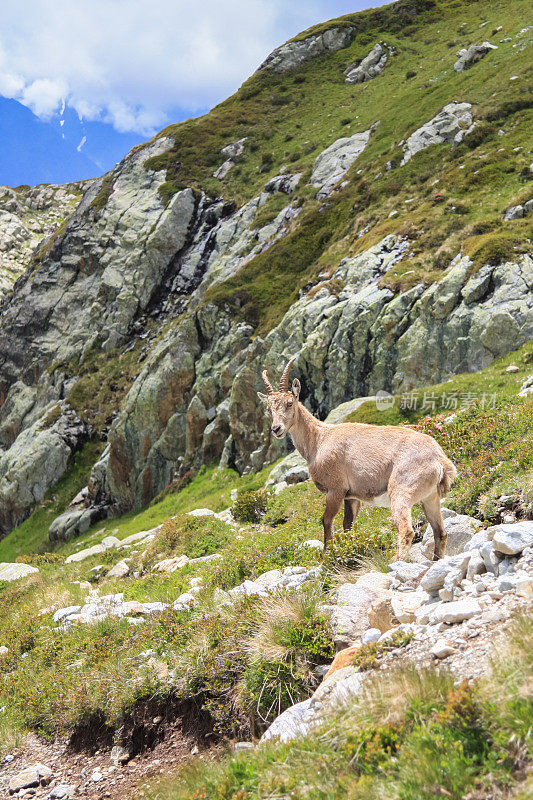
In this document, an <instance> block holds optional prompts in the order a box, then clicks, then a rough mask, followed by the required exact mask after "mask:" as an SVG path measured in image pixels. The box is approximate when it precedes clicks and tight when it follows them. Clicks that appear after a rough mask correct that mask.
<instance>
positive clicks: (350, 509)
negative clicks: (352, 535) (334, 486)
mask: <svg viewBox="0 0 533 800" xmlns="http://www.w3.org/2000/svg"><path fill="white" fill-rule="evenodd" d="M360 510H361V501H360V500H345V501H344V518H343V520H342V527H343V530H344V531H345V532H348V531H349V530H351V529H352V526H353V524H354V522H355V520H356V519H357V515H358V514H359V511H360Z"/></svg>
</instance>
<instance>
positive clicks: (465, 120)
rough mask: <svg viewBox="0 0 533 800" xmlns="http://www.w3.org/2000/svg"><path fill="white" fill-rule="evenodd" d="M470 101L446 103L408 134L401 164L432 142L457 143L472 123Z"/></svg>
mask: <svg viewBox="0 0 533 800" xmlns="http://www.w3.org/2000/svg"><path fill="white" fill-rule="evenodd" d="M471 108H472V105H471V103H448V105H446V106H444V107H443V109H442V110H441V111H440V112H439V113H438V114H437V115H436V116H435V117H433V118H432V119H430V120H429V122H426V123H425V125H422V127H421V128H418V129H417V130H416V131H415V132H414V133H412V134H411V136H409V137H408V138H407V139H406V140H405V142H404V144H403V159H402V162H401V163H402V164H406V163H407V162H408V161H409V160H410V159H411V158H412V157H413V156H414V155H415V154H416V153H418V152H419V151H420V150H425V149H426V148H427V147H430V146H431V145H433V144H443V143H444V142H448V143H449V144H459V142H461V141H462V139H463V136H464V134H465V131H466V130H467V129H468V128H469V126H470V125H471V124H472V114H471V111H470V109H471Z"/></svg>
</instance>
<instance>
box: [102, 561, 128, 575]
mask: <svg viewBox="0 0 533 800" xmlns="http://www.w3.org/2000/svg"><path fill="white" fill-rule="evenodd" d="M129 574H130V568H129V565H128V564H127V563H126V561H117V563H116V564H115V566H114V567H111V569H110V570H109V572H108V573H107V575H106V578H115V579H116V578H125V577H126V576H127V575H129Z"/></svg>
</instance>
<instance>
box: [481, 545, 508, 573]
mask: <svg viewBox="0 0 533 800" xmlns="http://www.w3.org/2000/svg"><path fill="white" fill-rule="evenodd" d="M479 554H480V556H481V558H482V559H483V562H484V564H485V567H486V569H487V572H492V573H493V574H496V573H497V571H498V565H499V563H500V561H501V560H502V558H503V556H502V555H500V554H499V553H497V552H496V551H495V550H494V546H493V543H492V542H491V541H488V542H485V544H483V545H481V547H480V548H479Z"/></svg>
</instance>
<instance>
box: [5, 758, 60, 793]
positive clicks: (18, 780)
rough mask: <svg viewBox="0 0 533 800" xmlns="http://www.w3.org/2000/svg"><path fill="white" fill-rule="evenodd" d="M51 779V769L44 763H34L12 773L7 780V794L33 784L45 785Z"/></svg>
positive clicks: (28, 787) (30, 786) (33, 785)
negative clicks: (14, 773)
mask: <svg viewBox="0 0 533 800" xmlns="http://www.w3.org/2000/svg"><path fill="white" fill-rule="evenodd" d="M51 780H52V770H51V769H50V768H49V767H46V766H45V765H44V764H34V765H33V766H31V767H26V768H25V769H23V770H21V771H20V772H18V773H17V774H16V775H14V776H13V777H12V778H11V780H10V781H9V794H15V792H19V791H21V790H22V789H30V788H32V787H35V786H41V785H42V786H46V785H47V784H48V783H50V781H51Z"/></svg>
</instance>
